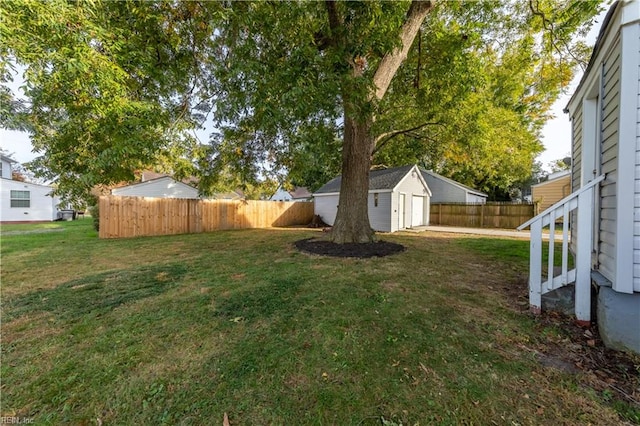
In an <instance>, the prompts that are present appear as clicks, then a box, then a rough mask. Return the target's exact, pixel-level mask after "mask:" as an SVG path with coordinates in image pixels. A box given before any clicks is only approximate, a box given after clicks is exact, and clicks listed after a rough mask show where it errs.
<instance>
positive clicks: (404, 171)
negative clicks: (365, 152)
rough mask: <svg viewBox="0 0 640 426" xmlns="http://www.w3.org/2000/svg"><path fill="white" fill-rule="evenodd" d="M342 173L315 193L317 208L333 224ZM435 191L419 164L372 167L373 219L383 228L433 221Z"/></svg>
mask: <svg viewBox="0 0 640 426" xmlns="http://www.w3.org/2000/svg"><path fill="white" fill-rule="evenodd" d="M341 182H342V178H341V177H340V176H338V177H337V178H334V179H332V180H330V181H329V182H327V183H326V184H325V185H324V186H322V187H321V188H320V189H318V190H317V191H316V192H315V193H314V194H313V197H314V202H315V203H314V206H315V207H314V210H315V214H317V215H319V216H320V217H321V218H322V220H323V221H324V222H325V223H327V224H329V225H333V222H334V221H335V219H336V213H337V211H338V203H339V202H340V184H341ZM430 198H431V191H430V190H429V187H428V186H427V183H426V182H425V180H424V177H423V176H422V174H421V173H420V170H419V169H418V166H415V165H410V166H403V167H395V168H391V169H383V170H372V171H371V172H370V173H369V221H370V223H371V227H372V228H373V229H375V230H376V231H380V232H395V231H398V230H401V229H405V228H414V227H416V226H423V225H428V224H429V204H430Z"/></svg>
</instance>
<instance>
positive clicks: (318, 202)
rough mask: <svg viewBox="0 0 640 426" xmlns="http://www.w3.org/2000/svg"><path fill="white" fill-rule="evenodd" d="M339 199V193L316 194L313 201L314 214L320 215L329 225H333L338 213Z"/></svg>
mask: <svg viewBox="0 0 640 426" xmlns="http://www.w3.org/2000/svg"><path fill="white" fill-rule="evenodd" d="M339 201H340V195H339V194H328V195H322V194H316V195H315V196H314V203H313V210H314V214H317V215H319V216H320V218H321V219H322V221H323V222H324V223H326V224H327V225H331V226H333V222H334V221H335V220H336V214H337V213H338V202H339Z"/></svg>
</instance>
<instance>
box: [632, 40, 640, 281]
mask: <svg viewBox="0 0 640 426" xmlns="http://www.w3.org/2000/svg"><path fill="white" fill-rule="evenodd" d="M638 46H640V41H639V42H638ZM638 55H640V51H639V52H638ZM638 76H640V68H639V69H638ZM638 80H639V81H638V95H637V97H636V99H637V103H636V123H637V125H636V153H635V164H636V167H635V183H634V193H635V194H634V215H633V217H634V224H633V290H634V291H636V292H640V77H639V79H638Z"/></svg>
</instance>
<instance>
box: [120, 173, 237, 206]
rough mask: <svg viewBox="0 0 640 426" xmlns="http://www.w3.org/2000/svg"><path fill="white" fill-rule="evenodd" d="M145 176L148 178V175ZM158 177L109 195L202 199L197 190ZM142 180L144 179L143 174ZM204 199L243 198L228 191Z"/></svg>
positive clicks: (124, 187)
mask: <svg viewBox="0 0 640 426" xmlns="http://www.w3.org/2000/svg"><path fill="white" fill-rule="evenodd" d="M145 173H146V172H145ZM146 176H147V177H148V175H146ZM159 176H160V177H155V178H153V179H150V180H146V181H143V182H138V183H134V184H131V185H127V186H120V187H118V188H113V189H112V190H111V195H119V196H125V197H152V198H203V197H200V195H199V193H198V190H197V189H196V188H194V187H193V186H191V185H188V184H186V183H184V182H179V181H177V180H175V179H173V178H172V177H170V176H162V175H159ZM143 178H145V175H144V174H143ZM206 198H208V199H214V200H241V199H243V198H244V197H243V196H242V194H240V193H239V192H237V191H229V192H220V193H215V194H213V195H211V196H209V197H206Z"/></svg>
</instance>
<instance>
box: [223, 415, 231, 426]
mask: <svg viewBox="0 0 640 426" xmlns="http://www.w3.org/2000/svg"><path fill="white" fill-rule="evenodd" d="M222 426H231V423H229V416H227V413H224V418H223V419H222Z"/></svg>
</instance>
